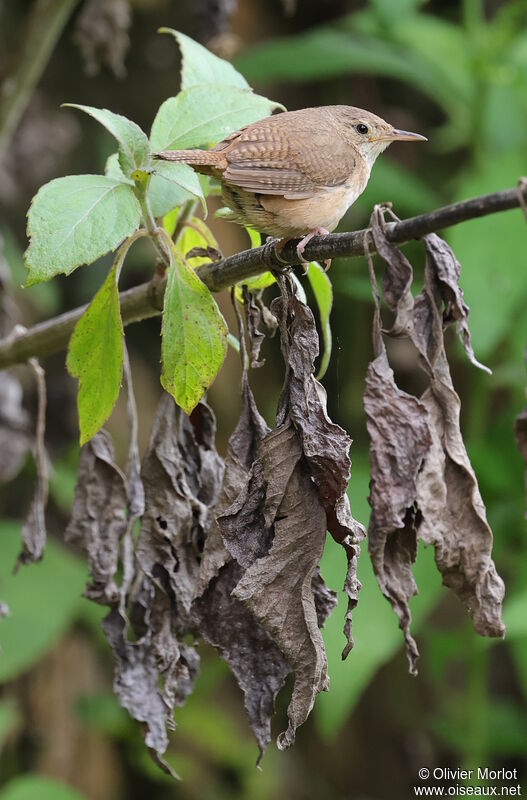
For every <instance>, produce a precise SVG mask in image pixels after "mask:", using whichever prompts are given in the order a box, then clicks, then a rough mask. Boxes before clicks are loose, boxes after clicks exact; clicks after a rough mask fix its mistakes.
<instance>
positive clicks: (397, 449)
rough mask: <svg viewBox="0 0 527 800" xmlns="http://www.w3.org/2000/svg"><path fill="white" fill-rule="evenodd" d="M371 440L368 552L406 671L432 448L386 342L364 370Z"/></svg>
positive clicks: (412, 657)
mask: <svg viewBox="0 0 527 800" xmlns="http://www.w3.org/2000/svg"><path fill="white" fill-rule="evenodd" d="M364 409H365V412H366V426H367V429H368V434H369V437H370V469H371V481H370V496H369V498H368V501H369V503H370V505H371V509H372V513H371V518H370V527H369V538H368V549H369V553H370V558H371V560H372V564H373V569H374V572H375V575H376V577H377V581H378V583H379V587H380V589H381V591H382V593H383V594H384V596H385V597H386V598H387V599H388V600H389V601H390V603H391V604H392V607H393V609H394V611H395V612H396V614H397V617H398V619H399V624H400V626H401V628H402V630H403V632H404V637H405V641H406V648H407V654H408V660H409V663H410V671H411V672H412V673H415V671H416V662H417V658H418V655H419V654H418V651H417V646H416V644H415V641H414V640H413V638H412V636H411V634H410V621H411V616H410V609H409V607H408V601H409V599H410V597H412V595H414V594H416V592H417V587H416V585H415V581H414V579H413V575H412V571H411V566H412V564H413V562H414V561H415V558H416V555H417V531H416V521H415V515H416V509H415V502H416V496H417V482H418V475H419V471H420V469H421V467H422V464H423V460H424V458H425V455H426V453H427V451H428V449H429V448H430V446H431V444H432V438H431V434H430V430H429V425H428V415H427V411H426V408H425V407H424V406H423V405H422V403H421V402H420V401H419V400H417V399H416V398H415V397H412V396H411V395H409V394H406V392H403V391H401V390H400V389H399V388H398V387H397V386H396V384H395V380H394V376H393V372H392V370H391V368H390V366H389V364H388V358H387V356H386V351H385V349H384V344H383V343H382V340H380V352H379V354H378V356H377V358H376V359H375V360H374V361H372V363H371V364H370V365H369V367H368V372H367V375H366V387H365V391H364Z"/></svg>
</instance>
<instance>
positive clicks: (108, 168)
mask: <svg viewBox="0 0 527 800" xmlns="http://www.w3.org/2000/svg"><path fill="white" fill-rule="evenodd" d="M104 174H105V175H106V176H107V177H108V178H113V179H114V180H115V181H122V182H123V183H129V184H130V186H134V182H133V180H132V179H131V178H127V177H126V175H125V174H124V172H123V171H122V169H121V165H120V164H119V153H112V154H111V156H108V158H107V159H106V164H105V166H104Z"/></svg>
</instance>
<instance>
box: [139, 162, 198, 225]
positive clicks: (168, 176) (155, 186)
mask: <svg viewBox="0 0 527 800" xmlns="http://www.w3.org/2000/svg"><path fill="white" fill-rule="evenodd" d="M148 198H149V201H150V208H151V209H152V214H153V215H154V217H164V216H165V214H168V212H169V211H171V210H172V209H173V208H176V206H181V205H183V203H186V202H187V201H188V200H196V199H199V200H200V202H201V205H202V208H203V211H204V213H206V211H207V205H206V202H205V195H204V194H203V189H202V187H201V183H200V181H199V178H198V176H197V175H196V173H195V172H194V170H193V169H192V167H189V166H188V164H176V163H174V162H171V161H157V162H156V165H155V168H154V172H153V174H152V177H151V179H150V185H149V187H148Z"/></svg>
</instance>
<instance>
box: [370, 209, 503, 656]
mask: <svg viewBox="0 0 527 800" xmlns="http://www.w3.org/2000/svg"><path fill="white" fill-rule="evenodd" d="M380 219H381V218H380V217H379V211H378V210H376V212H375V213H374V215H373V216H372V232H373V238H374V241H375V244H376V246H377V249H378V251H379V253H380V254H381V255H382V256H383V258H385V259H386V260H387V267H386V272H387V274H388V275H389V281H388V283H387V284H386V285H387V288H388V300H387V302H388V305H389V306H390V307H391V308H392V309H393V310H395V312H396V317H397V319H398V320H400V319H404V322H405V326H406V332H407V335H408V336H409V338H410V339H411V340H412V342H413V344H414V345H415V347H416V348H417V350H418V352H419V354H420V357H421V362H420V363H421V366H422V367H423V369H424V370H425V372H426V373H427V375H428V376H429V379H430V388H429V389H428V390H427V391H426V392H425V393H424V395H423V396H422V397H421V399H420V400H417V399H416V398H415V397H412V396H410V395H407V394H406V393H405V392H401V391H400V390H399V389H398V387H397V386H396V384H395V381H394V378H393V373H392V371H391V369H390V367H389V364H388V360H387V357H386V351H385V348H384V343H383V341H382V336H381V322H380V310H379V301H378V297H377V293H376V281H375V276H374V273H373V264H372V262H371V257H369V254H368V258H369V264H370V272H371V275H372V285H373V288H374V299H375V300H376V311H375V318H374V343H375V347H376V356H377V357H376V359H375V361H374V362H373V363H372V364H371V365H370V367H369V370H368V377H367V385H366V393H365V398H364V400H365V408H366V413H367V416H368V431H369V433H370V438H371V467H372V482H371V487H372V489H371V494H370V498H369V499H370V503H371V506H372V517H371V521H370V532H369V536H370V553H371V555H372V561H373V566H374V570H375V572H376V575H377V579H378V581H379V585H380V587H381V589H382V591H383V593H384V594H385V596H386V597H388V599H389V600H390V602H391V603H392V606H393V607H394V610H395V611H396V613H397V615H398V617H399V621H400V624H401V627H402V628H403V630H404V632H405V638H406V643H407V650H408V657H409V661H410V668H411V670H412V671H413V670H415V663H416V659H417V656H418V653H417V648H416V646H415V642H414V640H413V639H412V637H411V635H410V632H409V624H410V612H409V608H408V600H409V598H410V597H411V595H412V594H414V593H415V591H416V587H415V582H414V579H413V576H412V573H411V564H412V563H413V561H414V559H415V555H416V548H417V537H420V538H421V539H423V541H424V542H425V543H426V544H433V545H434V548H435V557H436V563H437V566H438V568H439V570H440V572H441V574H442V576H443V582H444V583H445V585H447V586H449V587H450V588H452V589H453V590H454V591H455V592H456V594H457V595H458V596H459V597H460V598H461V600H462V601H463V602H464V604H465V606H466V607H467V609H468V611H469V613H470V614H471V616H472V618H473V621H474V626H475V628H476V630H477V631H478V632H479V633H481V634H483V635H487V636H501V635H503V631H504V628H503V623H502V621H501V604H502V600H503V583H502V581H501V579H500V578H499V576H498V575H497V573H496V569H495V567H494V564H493V562H492V559H491V549H492V533H491V530H490V528H489V525H488V522H487V519H486V514H485V507H484V505H483V502H482V500H481V496H480V493H479V489H478V485H477V481H476V477H475V475H474V472H473V470H472V467H471V465H470V461H469V459H468V456H467V453H466V449H465V446H464V443H463V439H462V435H461V431H460V427H459V410H460V404H459V398H458V396H457V394H456V393H455V391H454V388H453V385H452V380H451V377H450V370H449V367H448V362H447V359H446V354H445V349H444V341H443V325H444V324H445V323H446V324H448V323H449V322H451V321H454V320H455V321H456V322H457V324H458V331H459V332H460V335H461V338H462V341H463V343H464V346H465V349H466V351H467V354H468V355H469V358H470V359H471V360H472V361H473V362H474V363H477V362H475V359H474V357H473V352H472V348H471V347H470V337H469V333H468V328H467V314H468V308H467V307H466V306H465V305H464V303H463V299H462V292H461V290H460V288H459V285H458V279H459V269H460V268H459V263H458V262H457V261H456V259H455V257H454V255H453V253H452V251H451V250H450V248H448V246H447V245H445V244H444V243H442V241H441V240H440V239H439V237H437V236H435V234H434V235H432V236H431V237H426V240H427V241H426V242H425V243H426V247H427V260H426V268H425V283H424V287H423V290H422V292H421V294H420V295H419V296H418V297H417V298H416V299H415V302H414V301H413V299H412V300H410V297H411V293H410V284H409V283H408V281H409V280H410V281H411V268H410V273H409V272H408V264H407V262H406V260H401V258H400V257H399V256H398V255H397V254H396V253H394V246H393V245H390V244H389V243H386V242H385V241H384V233H383V229H382V223H381V221H380ZM443 303H444V304H445V309H444V311H443ZM401 330H402V326H397V325H396V331H395V332H396V333H398V334H400V333H401ZM390 333H392V331H390ZM479 366H480V365H479Z"/></svg>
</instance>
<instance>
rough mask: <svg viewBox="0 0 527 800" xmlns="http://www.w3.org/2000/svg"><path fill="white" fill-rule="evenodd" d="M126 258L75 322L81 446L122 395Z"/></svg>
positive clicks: (72, 357)
mask: <svg viewBox="0 0 527 800" xmlns="http://www.w3.org/2000/svg"><path fill="white" fill-rule="evenodd" d="M120 263H122V259H119V258H118V259H116V261H115V263H114V265H113V267H112V268H111V270H110V272H109V273H108V277H107V278H106V280H105V281H104V283H103V285H102V286H101V288H100V289H99V291H98V292H97V294H96V295H95V297H94V298H93V300H92V301H91V303H90V305H89V306H88V308H87V309H86V311H85V312H84V314H83V315H82V317H81V318H80V319H79V321H78V322H77V324H76V325H75V329H74V331H73V334H72V336H71V339H70V343H69V347H68V357H67V359H66V367H67V369H68V372H69V373H70V375H72V376H73V377H74V378H78V379H79V389H78V393H77V409H78V412H79V428H80V443H81V445H83V444H85V443H86V442H87V441H89V440H90V439H91V438H92V436H95V434H96V433H97V431H99V430H100V429H101V427H102V426H103V424H104V423H105V422H106V420H107V419H108V417H109V416H110V414H111V413H112V409H113V407H114V405H115V403H116V401H117V397H118V396H119V389H120V387H121V378H122V371H123V356H124V353H123V350H124V348H123V334H124V331H123V324H122V322H121V314H120V309H119V293H118V289H117V280H118V270H119V268H120Z"/></svg>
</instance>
